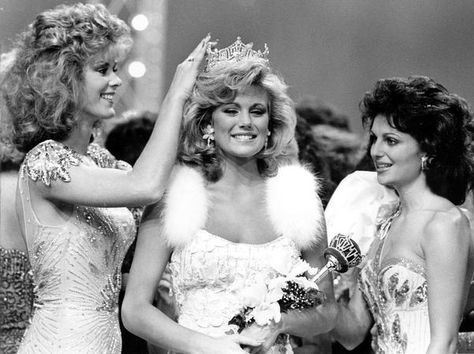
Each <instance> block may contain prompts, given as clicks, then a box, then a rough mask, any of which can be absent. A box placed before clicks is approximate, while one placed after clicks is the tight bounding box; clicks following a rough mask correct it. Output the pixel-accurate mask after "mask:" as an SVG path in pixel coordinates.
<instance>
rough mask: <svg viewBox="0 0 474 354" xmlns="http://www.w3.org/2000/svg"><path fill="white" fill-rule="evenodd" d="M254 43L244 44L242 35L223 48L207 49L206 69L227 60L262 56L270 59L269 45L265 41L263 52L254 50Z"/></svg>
mask: <svg viewBox="0 0 474 354" xmlns="http://www.w3.org/2000/svg"><path fill="white" fill-rule="evenodd" d="M252 47H253V43H248V44H244V43H243V42H242V40H241V39H240V37H237V40H236V41H235V42H234V43H232V44H231V45H230V46H228V47H225V48H223V49H217V48H216V49H212V48H210V47H209V48H208V49H207V58H206V59H207V65H206V68H205V70H206V71H208V70H209V69H211V68H213V67H214V66H216V65H218V64H220V63H225V62H238V61H241V60H246V59H250V58H260V59H263V60H265V61H268V58H267V56H268V53H269V51H268V46H267V44H266V43H265V45H264V50H263V52H262V51H261V50H253V49H252Z"/></svg>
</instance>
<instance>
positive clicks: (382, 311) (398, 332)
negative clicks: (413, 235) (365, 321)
mask: <svg viewBox="0 0 474 354" xmlns="http://www.w3.org/2000/svg"><path fill="white" fill-rule="evenodd" d="M397 215H398V211H395V212H392V215H389V216H388V217H387V219H385V221H382V222H381V223H380V227H379V229H378V236H379V237H377V238H376V239H375V240H374V242H373V243H372V245H371V248H370V250H369V255H370V256H369V257H368V259H367V262H366V264H365V266H364V267H363V268H362V270H361V272H360V275H359V287H360V289H361V291H362V293H363V295H364V298H365V300H366V302H367V304H368V306H369V309H370V311H371V313H372V316H373V318H374V321H375V325H376V330H377V331H376V333H377V335H376V336H374V338H373V340H374V342H375V343H376V347H377V348H378V350H377V354H381V353H390V354H418V353H425V352H426V349H427V347H428V345H429V342H430V325H429V317H428V297H427V282H426V276H425V270H424V268H423V267H422V266H421V265H419V264H415V263H414V262H412V261H410V260H408V259H405V258H391V259H387V260H385V261H384V262H383V264H380V256H381V251H382V247H383V243H384V242H385V236H386V235H387V232H388V230H389V228H390V226H391V222H392V221H393V219H394V218H395V217H396V216H397Z"/></svg>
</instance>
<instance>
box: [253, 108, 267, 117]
mask: <svg viewBox="0 0 474 354" xmlns="http://www.w3.org/2000/svg"><path fill="white" fill-rule="evenodd" d="M266 112H267V111H266V110H265V109H262V108H256V109H252V110H251V111H250V113H252V114H253V115H254V116H263V115H264V114H265V113H266Z"/></svg>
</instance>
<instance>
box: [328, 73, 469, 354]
mask: <svg viewBox="0 0 474 354" xmlns="http://www.w3.org/2000/svg"><path fill="white" fill-rule="evenodd" d="M361 108H362V117H363V121H364V123H365V124H366V125H367V126H368V127H369V128H370V153H371V156H372V159H373V161H374V164H375V168H376V172H377V180H378V182H379V183H380V184H382V185H384V186H388V187H390V188H394V189H395V191H396V192H397V194H398V197H399V200H400V201H399V203H398V204H397V205H396V206H395V207H394V208H392V209H391V210H388V209H387V208H381V211H384V215H379V218H378V219H379V220H380V222H379V223H378V224H377V231H376V235H375V239H374V241H373V243H372V245H371V247H370V249H369V251H368V254H367V256H366V261H365V264H364V266H363V267H362V269H361V270H360V274H359V289H358V290H356V291H355V294H354V296H353V297H352V298H351V300H350V302H349V304H348V306H342V305H341V306H340V311H339V316H338V321H337V325H336V327H335V329H334V330H333V335H334V337H335V338H336V339H337V340H338V341H339V342H340V343H342V344H343V345H345V346H346V347H348V348H352V347H354V346H356V345H357V344H358V343H360V342H361V341H362V340H363V339H364V337H365V336H366V334H367V333H368V332H369V330H371V333H372V338H373V343H372V347H373V348H374V350H375V352H376V353H386V354H389V353H393V354H398V353H405V354H419V353H430V354H434V353H436V354H446V353H455V352H456V344H457V336H458V329H459V325H460V321H461V318H462V313H463V308H464V306H465V302H466V298H467V293H468V289H469V284H470V280H471V279H472V275H473V259H474V258H473V256H474V254H473V240H472V235H471V234H470V226H469V222H468V219H467V218H466V216H465V215H464V213H463V212H462V211H461V210H460V209H459V208H458V207H457V206H456V205H459V204H461V203H462V202H463V201H464V198H465V196H466V192H467V191H468V190H469V189H470V187H471V185H472V171H473V161H472V156H471V153H470V151H469V145H470V141H471V138H472V137H471V136H470V130H469V129H468V125H469V124H470V121H471V113H470V111H469V108H468V106H467V103H466V101H465V100H464V99H462V98H461V97H459V96H457V95H455V94H452V93H449V92H448V91H447V90H446V89H445V88H444V87H443V86H441V85H440V84H438V83H436V82H435V81H433V80H432V79H429V78H426V77H421V76H415V77H410V78H407V79H403V78H392V79H382V80H379V81H378V82H377V83H376V85H375V88H374V90H373V91H372V92H369V93H367V94H366V95H365V97H364V99H363V101H362V103H361Z"/></svg>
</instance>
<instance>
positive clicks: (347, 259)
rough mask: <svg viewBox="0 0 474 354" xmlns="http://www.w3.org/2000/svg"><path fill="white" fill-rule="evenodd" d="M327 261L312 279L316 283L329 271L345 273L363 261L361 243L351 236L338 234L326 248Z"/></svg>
mask: <svg viewBox="0 0 474 354" xmlns="http://www.w3.org/2000/svg"><path fill="white" fill-rule="evenodd" d="M324 257H325V258H326V261H327V263H326V264H325V265H324V267H322V268H321V270H320V271H319V272H318V273H317V274H316V275H315V276H313V277H312V278H311V279H310V280H311V281H314V282H315V283H317V282H319V281H320V280H321V279H323V278H324V277H326V276H327V275H328V274H329V272H333V271H336V272H338V273H345V272H347V270H348V269H349V268H352V267H355V266H357V265H358V264H359V263H360V262H361V261H362V254H361V253H360V248H359V245H358V244H357V243H356V242H355V241H354V240H353V239H351V238H350V237H349V236H345V235H342V234H337V235H336V236H335V237H334V238H333V239H332V240H331V242H330V243H329V247H328V248H326V249H325V250H324Z"/></svg>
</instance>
